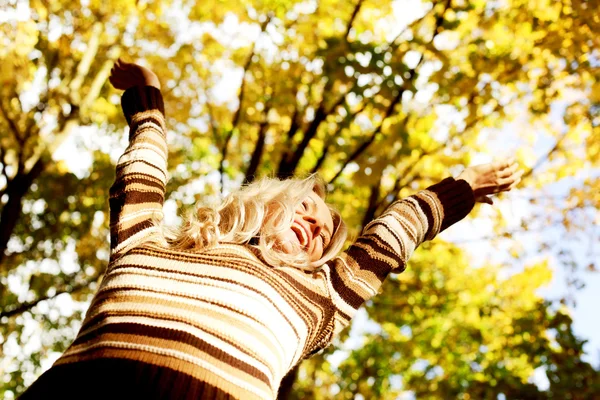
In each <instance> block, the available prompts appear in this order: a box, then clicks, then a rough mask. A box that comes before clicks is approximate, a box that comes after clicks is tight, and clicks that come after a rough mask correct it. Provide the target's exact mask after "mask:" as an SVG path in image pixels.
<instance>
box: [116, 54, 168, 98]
mask: <svg viewBox="0 0 600 400" xmlns="http://www.w3.org/2000/svg"><path fill="white" fill-rule="evenodd" d="M108 80H109V82H110V83H111V84H112V85H113V86H114V87H115V89H121V90H127V89H129V88H130V87H133V86H154V87H155V88H157V89H158V90H160V81H159V80H158V76H156V74H155V73H154V72H152V71H151V70H149V69H148V68H146V67H142V66H141V65H138V64H134V63H128V62H125V61H123V60H122V59H120V58H119V59H118V60H117V62H115V65H114V66H113V67H112V69H111V70H110V77H109V78H108Z"/></svg>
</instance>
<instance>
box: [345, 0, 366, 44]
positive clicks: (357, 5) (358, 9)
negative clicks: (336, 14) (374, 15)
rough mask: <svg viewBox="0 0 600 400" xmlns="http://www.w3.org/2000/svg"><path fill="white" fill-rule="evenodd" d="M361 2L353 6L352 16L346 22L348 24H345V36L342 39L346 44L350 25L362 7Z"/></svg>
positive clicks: (359, 0)
mask: <svg viewBox="0 0 600 400" xmlns="http://www.w3.org/2000/svg"><path fill="white" fill-rule="evenodd" d="M362 3H363V0H358V2H357V3H356V5H355V6H354V11H352V16H351V17H350V20H348V24H346V34H345V35H344V39H345V40H346V42H348V36H349V35H350V30H351V29H352V24H353V23H354V20H355V19H356V16H357V15H358V13H359V11H360V8H361V7H362Z"/></svg>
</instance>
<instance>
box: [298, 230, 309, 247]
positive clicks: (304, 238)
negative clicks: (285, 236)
mask: <svg viewBox="0 0 600 400" xmlns="http://www.w3.org/2000/svg"><path fill="white" fill-rule="evenodd" d="M298 232H299V233H300V236H302V239H301V240H300V244H301V245H302V246H306V244H307V243H308V237H307V236H306V232H305V231H304V229H302V227H300V226H296V233H298Z"/></svg>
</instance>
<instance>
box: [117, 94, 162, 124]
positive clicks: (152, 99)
mask: <svg viewBox="0 0 600 400" xmlns="http://www.w3.org/2000/svg"><path fill="white" fill-rule="evenodd" d="M121 108H123V114H124V115H125V119H127V124H129V125H131V118H132V117H133V116H134V115H135V114H137V113H139V112H143V111H148V110H159V111H160V112H161V113H162V114H163V115H165V105H164V102H163V98H162V94H161V93H160V90H159V89H158V88H155V87H154V86H133V87H130V88H129V89H127V90H126V91H125V93H123V96H122V97H121Z"/></svg>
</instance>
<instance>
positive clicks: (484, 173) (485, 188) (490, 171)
mask: <svg viewBox="0 0 600 400" xmlns="http://www.w3.org/2000/svg"><path fill="white" fill-rule="evenodd" d="M523 172H524V171H523V170H519V164H517V163H516V162H515V161H514V160H512V159H509V160H502V161H496V162H493V163H491V164H483V165H476V166H473V167H469V168H466V169H465V170H464V171H463V172H462V173H461V174H460V175H459V176H458V178H456V179H457V180H458V179H464V180H465V181H466V182H467V183H468V184H469V185H470V186H471V189H473V194H474V195H475V201H477V202H479V203H487V204H494V202H493V200H492V199H491V198H490V197H488V196H489V195H491V194H496V193H500V192H507V191H509V190H511V189H512V188H514V187H515V186H517V185H518V184H519V182H520V181H521V177H522V176H523Z"/></svg>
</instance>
